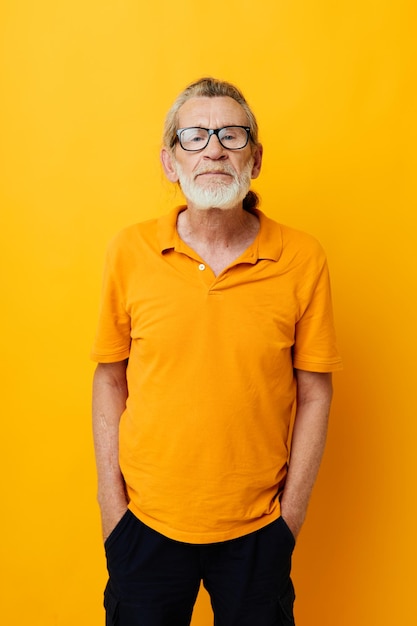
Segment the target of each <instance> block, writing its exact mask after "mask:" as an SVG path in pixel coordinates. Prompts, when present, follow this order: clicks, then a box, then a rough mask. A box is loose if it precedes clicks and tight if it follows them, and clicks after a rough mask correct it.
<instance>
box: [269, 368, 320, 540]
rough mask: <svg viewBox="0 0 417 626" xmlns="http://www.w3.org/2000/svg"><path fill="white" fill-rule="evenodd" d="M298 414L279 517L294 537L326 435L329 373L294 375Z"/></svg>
mask: <svg viewBox="0 0 417 626" xmlns="http://www.w3.org/2000/svg"><path fill="white" fill-rule="evenodd" d="M297 386H298V391H297V411H296V416H295V422H294V430H293V437H292V444H291V454H290V461H289V466H288V474H287V479H286V483H285V488H284V492H283V494H282V497H281V514H282V516H283V518H284V519H285V521H286V522H287V523H288V525H289V527H290V528H291V530H292V532H293V534H294V536H297V535H298V533H299V531H300V529H301V526H302V524H303V522H304V519H305V516H306V512H307V507H308V503H309V500H310V496H311V492H312V489H313V486H314V483H315V481H316V477H317V473H318V471H319V467H320V463H321V459H322V456H323V452H324V447H325V443H326V435H327V424H328V416H329V410H330V404H331V398H332V383H331V374H317V373H313V372H301V371H298V372H297Z"/></svg>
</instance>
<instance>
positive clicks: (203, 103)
mask: <svg viewBox="0 0 417 626" xmlns="http://www.w3.org/2000/svg"><path fill="white" fill-rule="evenodd" d="M178 117H179V128H187V127H190V126H195V127H202V128H212V129H217V128H223V127H225V126H247V124H248V119H247V116H246V113H245V111H244V109H243V108H242V107H241V106H240V104H239V103H238V102H236V101H235V100H234V99H233V98H229V97H218V98H191V99H190V100H187V102H186V103H185V104H183V106H182V107H181V108H180V110H179V113H178ZM164 152H165V154H164ZM261 156H262V152H261V148H260V146H259V147H255V148H254V146H253V144H251V143H250V142H249V143H248V144H247V146H245V148H242V149H240V150H228V149H227V148H224V147H223V146H222V145H221V144H220V142H219V140H218V138H217V137H216V136H215V135H212V136H211V138H210V141H209V143H208V145H207V146H206V147H205V148H204V149H203V150H199V151H198V152H189V151H186V150H183V149H182V148H181V146H180V144H179V143H177V144H176V146H175V148H174V152H173V154H169V153H168V152H167V151H163V155H162V161H163V164H164V167H165V172H166V174H167V176H168V178H169V179H170V180H171V181H172V182H177V181H178V182H179V183H180V185H181V188H182V191H183V193H184V195H185V197H186V198H187V201H188V203H189V204H192V205H193V206H195V207H196V208H200V209H208V208H211V207H218V208H232V207H235V206H237V205H239V204H240V203H241V202H242V200H243V198H244V197H245V196H246V194H247V192H248V190H249V186H250V180H251V178H256V176H258V174H259V171H260V165H261ZM167 166H168V167H167Z"/></svg>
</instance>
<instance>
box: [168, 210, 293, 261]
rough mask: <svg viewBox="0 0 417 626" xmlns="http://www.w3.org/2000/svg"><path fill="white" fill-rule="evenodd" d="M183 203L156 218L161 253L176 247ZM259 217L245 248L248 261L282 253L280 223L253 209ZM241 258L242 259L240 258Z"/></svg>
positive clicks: (274, 257)
mask: <svg viewBox="0 0 417 626" xmlns="http://www.w3.org/2000/svg"><path fill="white" fill-rule="evenodd" d="M185 209H186V206H185V205H181V206H179V207H176V208H175V209H174V210H173V211H171V212H170V213H168V214H167V215H163V216H162V217H160V218H159V219H158V241H159V247H160V250H161V254H163V253H164V252H167V251H168V250H175V249H178V244H179V243H180V239H179V237H178V233H177V218H178V215H179V214H180V213H181V211H184V210H185ZM253 212H254V213H255V215H257V217H258V219H259V224H260V228H259V233H258V235H257V237H256V239H255V241H254V242H253V244H252V245H250V246H249V248H248V249H247V251H246V253H245V255H244V257H245V260H246V261H248V262H250V263H256V262H257V261H258V260H260V259H269V260H271V261H278V260H279V258H280V256H281V253H282V229H281V226H280V224H278V223H277V222H275V221H274V220H272V219H270V218H269V217H267V216H266V215H265V214H264V213H262V211H259V210H258V209H254V210H253ZM242 260H243V259H242Z"/></svg>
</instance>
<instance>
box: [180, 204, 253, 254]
mask: <svg viewBox="0 0 417 626" xmlns="http://www.w3.org/2000/svg"><path fill="white" fill-rule="evenodd" d="M257 230H258V219H257V217H256V216H255V215H254V214H253V213H249V212H248V211H245V210H244V209H243V206H242V205H240V206H237V207H235V208H231V209H216V208H212V209H197V208H195V207H193V206H192V205H190V204H189V205H188V206H187V209H186V210H185V211H182V212H181V213H180V214H179V216H178V232H179V234H180V236H181V238H183V239H184V240H186V241H187V240H189V239H196V240H198V241H200V242H201V243H203V242H204V243H205V244H207V245H216V246H217V245H223V246H230V245H233V243H235V242H237V241H240V240H241V239H242V237H244V238H246V237H247V236H248V235H251V234H254V235H256V233H257Z"/></svg>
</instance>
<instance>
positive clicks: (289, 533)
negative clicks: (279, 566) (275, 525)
mask: <svg viewBox="0 0 417 626" xmlns="http://www.w3.org/2000/svg"><path fill="white" fill-rule="evenodd" d="M278 522H281V525H282V527H283V529H284V531H285V533H286V535H287V537H288V541H289V543H290V544H291V548H292V550H294V548H295V537H294V535H293V534H292V530H291V528H290V527H289V526H288V524H287V522H286V521H285V519H284V518H283V517H282V515H281V517H279V518H278Z"/></svg>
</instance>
